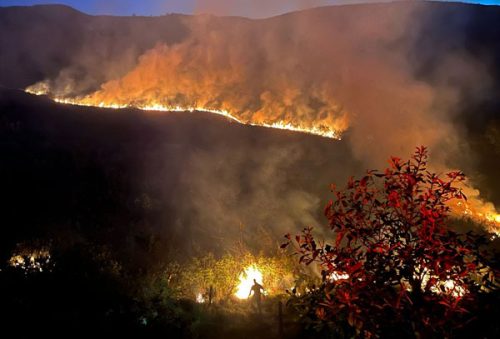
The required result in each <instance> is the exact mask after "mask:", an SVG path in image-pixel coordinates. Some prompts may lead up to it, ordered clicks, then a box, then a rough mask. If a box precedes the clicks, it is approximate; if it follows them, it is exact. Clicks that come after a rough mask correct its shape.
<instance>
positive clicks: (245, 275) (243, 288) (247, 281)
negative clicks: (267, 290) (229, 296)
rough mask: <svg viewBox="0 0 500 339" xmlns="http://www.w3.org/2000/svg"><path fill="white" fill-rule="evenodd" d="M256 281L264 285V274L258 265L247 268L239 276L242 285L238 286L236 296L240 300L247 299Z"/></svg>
mask: <svg viewBox="0 0 500 339" xmlns="http://www.w3.org/2000/svg"><path fill="white" fill-rule="evenodd" d="M254 279H255V281H257V283H259V284H261V285H262V272H261V271H260V270H259V268H258V267H257V266H256V265H250V266H248V267H246V268H245V269H244V270H243V272H241V274H240V276H239V280H240V283H239V284H238V287H237V291H236V293H235V296H236V297H237V298H238V299H247V298H248V296H249V294H250V290H251V289H252V286H253V284H254Z"/></svg>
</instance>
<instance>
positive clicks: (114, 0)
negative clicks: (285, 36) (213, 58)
mask: <svg viewBox="0 0 500 339" xmlns="http://www.w3.org/2000/svg"><path fill="white" fill-rule="evenodd" d="M383 1H387V0H383ZM442 1H450V0H442ZM259 2H260V3H261V4H263V5H260V4H259ZM359 2H381V1H380V0H52V1H50V0H0V6H14V5H35V4H47V3H60V4H66V5H69V6H71V7H74V8H76V9H78V10H80V11H82V12H85V13H89V14H111V15H132V14H136V15H162V14H165V13H187V14H190V13H194V12H196V11H208V10H213V11H219V12H220V11H222V13H217V14H233V15H245V14H247V15H246V16H266V14H268V15H275V14H279V13H280V12H287V11H290V10H294V9H299V8H304V7H306V6H305V5H304V4H305V3H307V4H308V5H309V6H311V5H312V6H314V5H328V4H335V3H343V4H345V3H359ZM460 2H468V3H479V4H486V5H500V0H462V1H460ZM238 3H241V5H239V4H238ZM249 3H250V4H251V5H249ZM228 4H230V5H228ZM229 7H231V8H229ZM251 7H265V10H264V11H263V10H262V9H261V8H259V11H258V12H257V11H256V9H255V8H251ZM246 8H247V9H246ZM257 13H258V14H257Z"/></svg>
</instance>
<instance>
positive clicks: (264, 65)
mask: <svg viewBox="0 0 500 339" xmlns="http://www.w3.org/2000/svg"><path fill="white" fill-rule="evenodd" d="M423 9H424V7H422V6H419V5H404V6H403V5H399V6H397V5H393V6H383V5H373V6H354V7H349V6H347V7H341V8H328V9H316V10H309V11H304V12H301V13H296V14H290V15H285V16H280V17H275V18H270V19H265V20H247V19H241V18H217V17H212V16H195V17H190V18H185V19H184V24H185V26H186V27H188V31H189V34H188V37H187V38H186V39H184V40H183V41H181V42H178V43H174V44H167V43H163V42H158V44H157V45H156V46H155V47H154V48H152V49H150V50H148V51H147V52H146V53H144V54H143V55H142V56H141V57H140V58H139V60H138V62H137V65H136V66H135V67H134V68H133V69H132V70H130V72H128V73H127V74H126V75H124V76H123V77H119V78H117V79H115V80H111V81H109V82H106V83H104V84H102V86H101V89H100V90H98V91H96V92H94V93H91V94H89V95H83V94H82V93H72V96H70V97H69V98H70V99H74V100H77V101H78V102H81V103H84V104H91V105H105V106H112V105H118V106H126V105H131V106H139V107H141V106H148V105H152V106H154V105H163V106H180V107H204V108H209V109H215V110H223V111H227V112H229V113H230V114H231V115H232V116H234V117H236V118H237V119H238V120H240V121H242V122H245V123H251V124H273V123H290V124H292V125H296V126H301V127H303V128H305V129H309V128H320V129H325V130H331V131H335V132H337V133H342V132H345V139H346V140H347V142H348V143H349V145H350V147H351V149H352V152H353V154H354V155H355V157H356V158H357V159H359V160H360V161H362V163H363V166H365V167H367V168H373V167H381V166H383V164H384V161H385V159H387V157H388V156H389V155H409V154H411V153H412V152H413V150H414V147H415V146H417V145H426V146H428V147H429V148H430V149H431V151H432V159H431V163H432V166H433V170H436V171H439V172H442V171H446V170H450V169H453V168H454V167H455V166H456V164H457V161H456V159H457V158H458V157H460V158H461V159H462V162H461V163H463V159H467V158H468V157H469V155H468V154H467V146H466V143H464V142H463V140H462V139H463V133H462V132H461V129H460V128H458V127H457V126H456V125H455V122H454V121H455V117H456V116H457V114H458V113H459V112H460V104H461V101H460V98H461V97H460V96H461V93H462V92H463V91H464V90H465V89H467V87H468V86H469V85H468V84H470V83H471V82H475V83H478V82H477V80H478V79H480V84H481V88H487V87H488V85H489V81H488V75H487V72H486V71H487V70H486V69H485V68H484V66H483V64H482V63H481V62H479V61H477V60H476V59H475V58H473V57H472V56H470V55H469V54H468V53H467V52H465V51H464V50H454V51H453V54H449V55H444V58H443V60H442V61H441V64H440V67H439V72H435V73H433V76H432V81H424V80H423V79H422V78H421V77H417V76H416V69H417V68H418V60H415V58H414V57H413V55H412V54H413V53H416V52H417V51H418V50H417V49H418V42H419V41H420V39H421V38H422V37H421V36H420V35H419V34H420V32H421V31H422V29H421V25H424V24H425V22H426V21H425V14H424V13H423ZM457 34H460V32H457ZM450 74H453V81H449V80H450V79H449V77H450ZM75 81H77V79H75ZM39 86H40V85H39ZM481 88H479V92H480V90H481ZM475 91H478V88H475ZM52 95H54V96H60V94H59V93H52ZM332 142H335V141H332ZM270 153H272V154H271V155H270V154H267V155H263V156H265V157H270V159H273V161H271V162H270V163H269V166H270V167H269V168H268V169H267V172H266V173H267V174H266V175H263V174H262V173H260V172H259V171H258V172H256V173H251V176H250V177H249V178H248V179H249V180H251V182H253V183H259V185H260V186H262V185H265V183H264V182H262V178H267V177H268V176H269V177H270V179H269V181H267V180H265V181H266V182H271V184H269V185H268V186H266V190H262V191H255V190H252V192H254V194H253V195H250V198H249V199H250V200H249V201H246V202H244V199H243V200H241V199H239V198H238V199H237V196H238V194H237V193H238V191H239V190H241V189H242V185H243V184H242V183H241V182H240V181H239V180H237V178H238V177H239V176H241V175H242V173H243V172H245V169H242V168H240V166H239V165H238V164H239V163H240V162H239V161H238V159H232V160H231V159H229V160H217V159H218V157H217V156H216V157H212V156H207V155H204V154H201V155H200V157H199V158H197V157H196V156H195V158H194V160H193V163H192V164H193V166H194V167H192V168H196V169H198V171H202V172H201V173H200V172H197V173H190V175H192V177H193V178H197V179H196V180H197V181H200V182H199V183H198V186H199V187H202V191H201V192H200V194H199V195H198V198H199V199H201V200H199V201H198V200H194V201H192V206H191V208H194V209H195V211H196V213H198V214H199V215H207V216H212V218H214V220H213V223H214V224H215V223H217V220H218V221H219V222H220V224H221V225H225V224H234V223H236V221H237V219H238V218H237V217H236V216H234V215H232V214H231V213H229V214H226V212H225V211H227V210H235V211H237V212H238V213H239V214H240V215H242V216H246V217H242V218H243V219H245V220H247V219H248V220H249V219H251V218H252V217H253V218H256V220H258V222H256V223H259V222H262V223H263V224H269V221H266V220H267V219H266V217H265V213H264V212H262V213H260V215H256V214H255V213H254V211H255V210H258V209H259V208H258V206H257V205H259V204H262V202H266V201H271V200H273V201H274V200H275V199H282V200H286V199H292V200H293V199H296V200H297V201H299V200H300V201H301V203H300V204H301V205H302V206H305V207H304V208H303V209H301V211H303V212H305V213H304V214H302V217H299V219H300V218H303V219H304V220H303V222H304V223H310V222H312V220H314V218H313V216H312V213H309V212H308V211H310V210H311V206H313V205H315V204H317V203H318V199H317V197H315V196H312V195H311V194H309V193H304V192H285V191H284V190H281V188H280V187H281V186H280V185H281V181H279V180H276V179H271V177H274V175H273V173H274V171H276V170H277V168H280V166H282V161H274V160H277V159H281V158H280V157H281V156H283V155H286V154H288V152H287V151H283V153H282V154H281V155H280V151H278V150H273V151H272V152H270ZM217 161H221V162H223V163H225V164H228V166H229V167H226V168H224V172H223V177H224V182H225V183H226V184H227V183H231V184H233V183H234V186H232V185H231V184H230V185H229V186H225V185H223V186H225V187H219V188H215V187H207V185H206V184H203V182H206V181H210V180H209V178H211V177H217V174H216V173H217V166H218V165H217V164H218V162H217ZM283 161H285V162H286V161H292V162H293V157H292V160H290V158H289V157H285V158H284V159H283ZM196 164H202V165H201V166H196ZM266 166H267V165H266ZM339 166H341V164H339ZM266 168H267V167H266ZM471 168H473V166H471ZM466 170H467V169H466ZM269 173H271V175H269ZM264 174H265V173H264ZM205 189H206V191H205ZM213 192H218V193H216V194H215V196H214V193H213ZM467 193H468V194H469V196H470V198H471V201H472V202H471V203H470V204H471V206H474V208H475V209H476V210H480V211H481V213H490V214H492V215H493V214H494V213H495V211H494V208H493V206H492V205H485V204H484V203H483V202H482V201H481V200H480V199H479V197H478V191H476V190H473V189H469V188H467ZM207 201H210V203H209V204H207ZM228 201H233V202H234V201H238V203H237V205H240V204H241V205H243V206H245V208H238V207H236V206H229V205H228V204H227V202H228ZM265 205H266V206H268V205H269V204H267V203H265ZM471 206H469V207H471ZM246 208H248V210H247V209H246ZM276 208H277V209H279V208H280V207H279V206H278V207H276ZM282 208H285V209H286V207H284V206H282ZM262 211H265V207H264V206H262ZM263 213H264V214H263ZM290 213H291V214H290V215H292V214H293V213H292V212H290ZM225 221H227V223H226V222H225Z"/></svg>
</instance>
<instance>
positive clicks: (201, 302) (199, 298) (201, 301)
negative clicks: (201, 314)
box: [196, 293, 205, 304]
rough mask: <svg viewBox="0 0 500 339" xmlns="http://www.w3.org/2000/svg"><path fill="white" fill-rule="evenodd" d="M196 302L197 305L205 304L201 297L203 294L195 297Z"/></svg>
mask: <svg viewBox="0 0 500 339" xmlns="http://www.w3.org/2000/svg"><path fill="white" fill-rule="evenodd" d="M196 302H197V303H199V304H203V303H204V302H205V298H204V297H203V294H201V293H198V294H197V295H196Z"/></svg>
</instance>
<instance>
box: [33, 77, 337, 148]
mask: <svg viewBox="0 0 500 339" xmlns="http://www.w3.org/2000/svg"><path fill="white" fill-rule="evenodd" d="M25 91H26V92H27V93H30V94H34V95H49V94H50V87H49V86H48V85H47V84H46V83H45V82H41V83H37V84H34V85H32V86H29V87H27V88H26V89H25ZM50 98H51V99H52V100H54V101H55V102H57V103H61V104H67V105H76V106H87V107H100V108H112V109H122V108H137V109H140V110H143V111H159V112H191V113H193V112H206V113H213V114H218V115H222V116H224V117H226V118H228V119H229V120H231V121H234V122H237V123H239V124H244V125H250V126H260V127H266V128H275V129H281V130H288V131H292V132H299V133H307V134H312V135H317V136H321V137H325V138H331V139H337V140H340V139H341V136H340V134H339V133H338V132H337V131H336V130H334V129H332V128H331V127H329V126H326V125H312V126H309V127H308V126H305V125H300V124H297V123H292V122H290V121H285V120H280V121H275V122H265V121H258V122H254V121H251V120H246V119H245V120H243V119H240V118H238V117H237V116H236V114H234V113H231V112H229V111H228V110H224V109H218V108H211V107H204V106H189V105H187V106H181V105H170V104H162V103H158V102H155V101H151V102H146V103H118V102H113V101H99V100H97V98H96V97H95V96H94V95H89V96H85V97H77V98H66V97H57V96H56V97H50Z"/></svg>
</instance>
